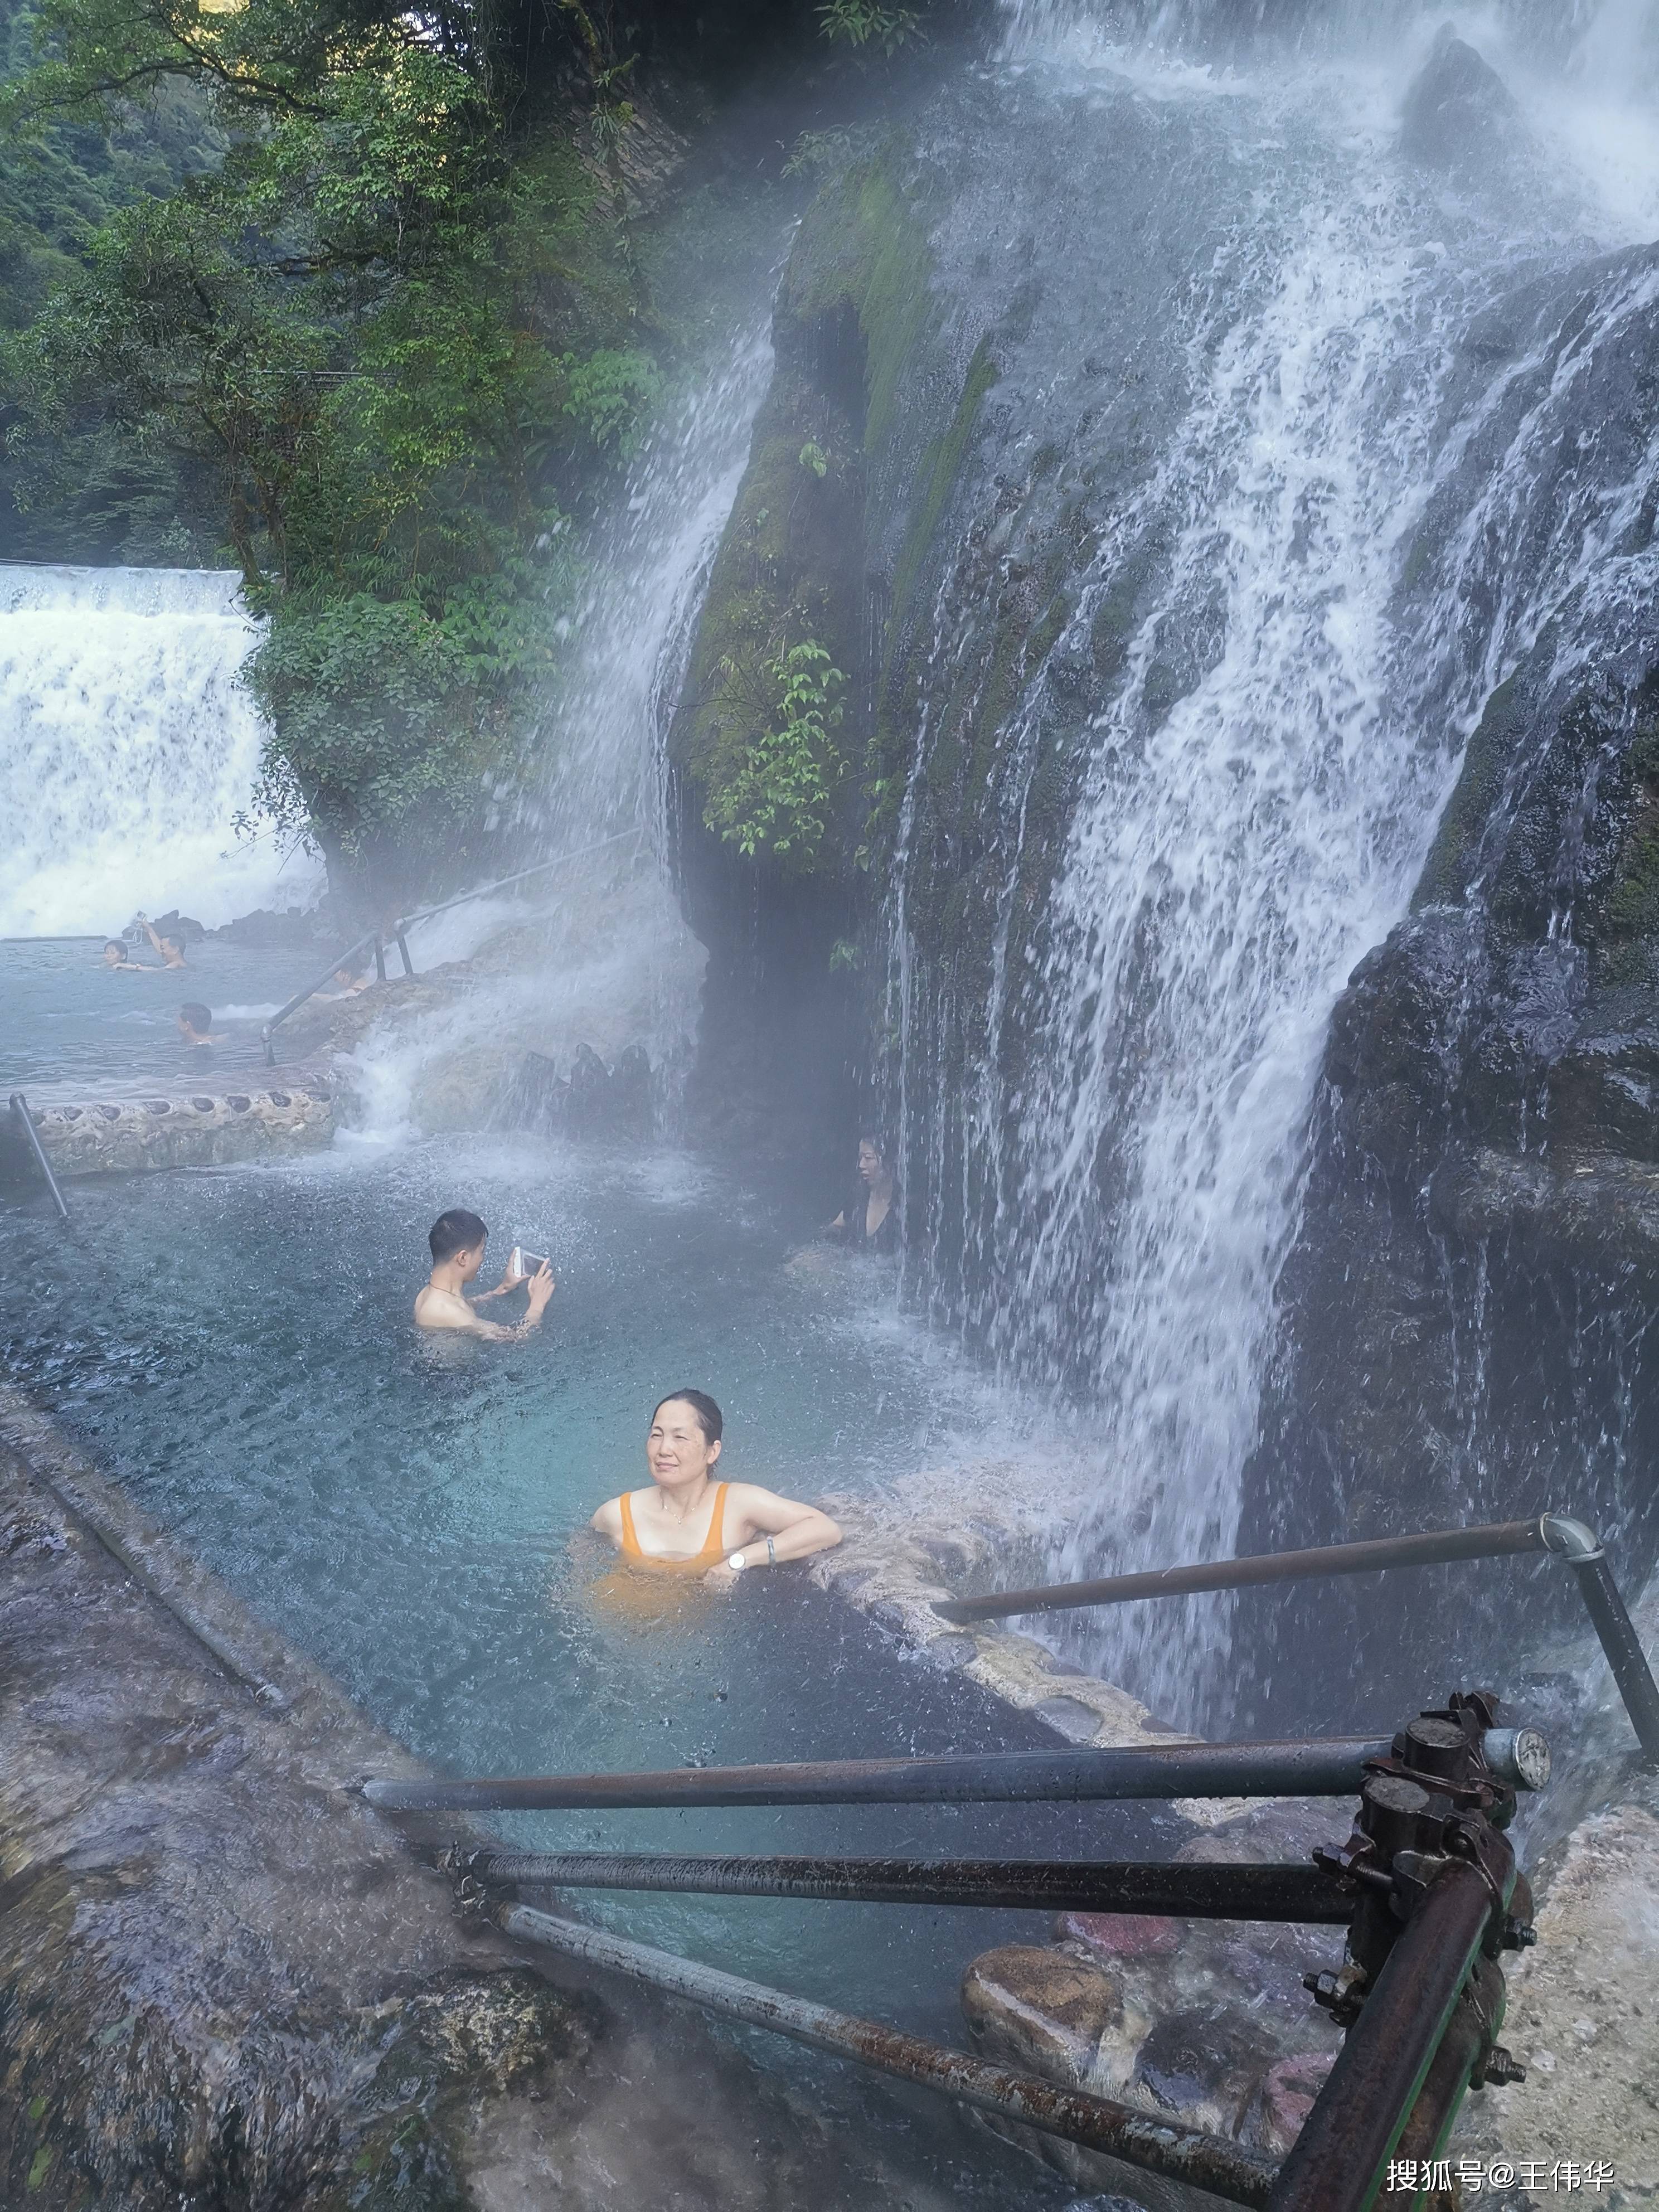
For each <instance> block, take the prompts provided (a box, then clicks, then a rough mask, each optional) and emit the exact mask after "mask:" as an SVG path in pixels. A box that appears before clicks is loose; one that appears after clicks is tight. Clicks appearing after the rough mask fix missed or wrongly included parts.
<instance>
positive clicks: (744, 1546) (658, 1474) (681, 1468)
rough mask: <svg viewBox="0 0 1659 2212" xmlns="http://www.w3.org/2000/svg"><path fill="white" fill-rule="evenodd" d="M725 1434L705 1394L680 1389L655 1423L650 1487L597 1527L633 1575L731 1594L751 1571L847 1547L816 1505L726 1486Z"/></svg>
mask: <svg viewBox="0 0 1659 2212" xmlns="http://www.w3.org/2000/svg"><path fill="white" fill-rule="evenodd" d="M724 1428H725V1422H724V1420H723V1419H722V1417H721V1414H720V1407H718V1406H717V1405H716V1404H715V1403H714V1400H713V1399H712V1398H711V1397H710V1396H709V1395H708V1393H707V1391H704V1390H677V1391H675V1393H674V1394H673V1395H672V1396H671V1397H670V1398H665V1399H664V1400H663V1401H662V1403H661V1404H660V1405H659V1407H657V1410H656V1412H655V1413H653V1415H652V1416H651V1428H650V1432H649V1434H648V1435H647V1437H646V1440H645V1464H646V1467H647V1470H648V1472H649V1474H650V1476H651V1480H650V1482H649V1484H648V1485H647V1487H646V1488H645V1489H643V1490H630V1491H626V1492H623V1496H622V1497H620V1498H610V1499H608V1500H607V1501H606V1503H605V1504H603V1505H601V1506H600V1508H599V1511H598V1512H597V1513H596V1514H595V1515H594V1516H593V1519H592V1528H594V1530H595V1531H596V1533H597V1534H599V1535H601V1536H608V1537H609V1538H610V1540H611V1542H612V1543H613V1544H614V1545H615V1546H616V1547H617V1551H619V1552H620V1553H622V1555H623V1559H626V1560H628V1561H629V1563H630V1565H633V1566H635V1567H640V1568H644V1569H646V1570H647V1571H649V1570H652V1569H654V1570H656V1571H658V1572H659V1573H666V1574H671V1575H675V1574H678V1575H685V1576H695V1577H697V1578H698V1579H699V1580H701V1581H702V1582H705V1583H712V1584H713V1585H714V1587H715V1588H716V1589H729V1588H730V1587H731V1586H732V1583H735V1582H736V1581H737V1579H738V1576H739V1575H741V1574H746V1573H747V1572H748V1571H749V1570H750V1568H752V1567H775V1566H781V1565H782V1564H783V1562H784V1561H785V1560H786V1559H805V1558H806V1557H807V1556H808V1555H809V1553H813V1552H827V1551H828V1550H829V1547H830V1546H831V1545H832V1544H839V1543H840V1541H841V1530H840V1529H839V1528H837V1527H836V1523H835V1522H833V1521H832V1520H831V1519H830V1518H829V1515H828V1514H827V1513H821V1512H819V1510H818V1509H817V1506H816V1505H803V1504H799V1502H798V1501H797V1500H796V1499H794V1498H780V1497H779V1496H778V1494H777V1492H776V1491H775V1490H763V1489H762V1488H761V1486H760V1485H759V1484H758V1483H757V1482H721V1481H720V1480H719V1479H718V1478H717V1476H716V1475H715V1473H714V1467H715V1462H717V1461H718V1460H719V1458H720V1436H721V1432H722V1431H723V1430H724Z"/></svg>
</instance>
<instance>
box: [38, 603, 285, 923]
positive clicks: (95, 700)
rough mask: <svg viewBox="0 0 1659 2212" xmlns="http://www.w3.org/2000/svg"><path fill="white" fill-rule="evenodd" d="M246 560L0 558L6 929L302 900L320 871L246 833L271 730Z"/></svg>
mask: <svg viewBox="0 0 1659 2212" xmlns="http://www.w3.org/2000/svg"><path fill="white" fill-rule="evenodd" d="M239 586H240V579H239V578H238V577H237V576H236V575H235V574H234V572H227V571H220V570H216V569H191V568H35V567H24V566H19V565H11V564H0V819H3V821H4V822H5V823H6V827H7V836H8V841H9V854H8V862H9V864H8V867H7V870H6V877H5V881H4V884H3V886H0V935H12V936H44V935H49V934H52V933H64V934H78V933H92V932H95V931H97V930H100V929H118V928H119V927H122V926H123V925H124V924H125V922H126V921H128V920H129V919H130V918H131V915H132V914H133V912H134V911H135V909H138V908H143V910H145V911H147V912H149V913H152V914H161V913H165V912H166V911H167V909H168V908H173V907H179V908H182V909H183V910H184V911H185V913H188V914H191V915H194V916H195V917H196V919H197V921H202V922H204V923H205V924H206V925H207V926H208V927H210V928H212V927H216V926H217V925H218V924H219V923H221V922H224V921H229V920H231V918H232V917H233V916H234V915H239V914H245V913H246V912H247V911H248V910H249V909H250V908H253V907H258V906H269V905H272V904H276V903H281V904H283V905H289V904H293V903H295V902H303V901H304V900H305V899H306V898H307V897H308V896H310V895H311V894H312V893H313V891H314V890H315V889H316V870H315V869H314V867H313V866H312V865H311V864H310V863H308V862H307V861H306V860H303V859H293V858H289V856H287V855H285V854H284V853H283V851H282V850H281V849H280V848H277V847H276V845H275V844H273V842H272V841H271V840H270V838H269V837H268V836H267V837H264V838H261V839H260V840H258V842H252V843H250V842H242V841H240V840H239V838H238V836H237V833H236V827H235V817H236V816H237V814H238V813H239V812H240V811H243V810H244V809H246V807H247V806H248V804H249V802H250V800H251V799H252V794H253V786H254V781H255V779H256V777H257V775H258V768H259V752H260V747H261V744H262V743H263V740H264V728H263V725H262V724H261V721H260V720H259V716H258V714H257V712H256V711H255V708H254V705H253V702H252V699H251V698H250V697H249V696H248V695H247V693H246V690H244V689H243V688H242V685H241V684H240V680H239V678H240V671H241V668H242V665H243V663H244V662H245V661H246V659H247V656H248V653H249V652H250V650H251V649H252V645H253V642H254V640H255V638H256V636H257V635H258V632H257V629H256V628H255V625H254V624H253V623H252V622H251V621H250V619H249V617H248V616H247V615H246V612H245V611H244V610H243V608H242V606H241V605H240V599H239V597H238V591H239Z"/></svg>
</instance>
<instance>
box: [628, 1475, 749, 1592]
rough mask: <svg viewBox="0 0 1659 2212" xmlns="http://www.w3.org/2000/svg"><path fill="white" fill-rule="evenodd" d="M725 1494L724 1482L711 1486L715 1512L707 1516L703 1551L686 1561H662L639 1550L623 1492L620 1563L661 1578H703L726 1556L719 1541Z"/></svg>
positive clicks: (631, 1510)
mask: <svg viewBox="0 0 1659 2212" xmlns="http://www.w3.org/2000/svg"><path fill="white" fill-rule="evenodd" d="M619 1502H620V1504H621V1506H622V1524H623V1559H631V1560H632V1561H633V1562H634V1564H635V1566H641V1567H652V1568H654V1569H655V1570H657V1571H659V1573H662V1574H669V1575H706V1574H707V1573H708V1570H709V1569H710V1567H713V1566H718V1565H719V1564H720V1560H721V1559H724V1558H725V1556H726V1546H725V1543H724V1541H722V1539H723V1535H724V1529H723V1526H722V1524H723V1523H724V1522H725V1519H726V1485H725V1483H723V1482H717V1483H716V1484H715V1485H714V1511H713V1513H712V1514H711V1515H710V1516H709V1520H708V1538H707V1540H706V1541H705V1542H704V1544H703V1547H702V1551H700V1552H698V1553H696V1554H695V1556H694V1557H692V1558H691V1559H659V1558H658V1557H657V1556H656V1554H655V1553H651V1552H645V1551H641V1548H640V1540H639V1537H638V1535H637V1534H636V1533H635V1528H634V1503H633V1499H632V1498H631V1497H630V1495H629V1492H627V1491H625V1490H624V1491H623V1494H622V1498H621V1499H620V1501H619Z"/></svg>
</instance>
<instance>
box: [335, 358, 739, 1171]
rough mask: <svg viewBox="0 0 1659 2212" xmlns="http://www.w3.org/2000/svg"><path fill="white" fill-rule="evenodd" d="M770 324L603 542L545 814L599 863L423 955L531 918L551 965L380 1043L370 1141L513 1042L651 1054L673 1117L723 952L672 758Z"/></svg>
mask: <svg viewBox="0 0 1659 2212" xmlns="http://www.w3.org/2000/svg"><path fill="white" fill-rule="evenodd" d="M768 320H769V318H763V317H762V316H760V315H757V317H756V319H755V321H754V323H753V325H751V326H750V328H748V329H746V330H743V331H738V332H737V333H736V334H735V335H734V340H733V343H732V351H731V353H730V355H729V356H728V357H727V358H726V361H725V362H721V363H720V364H719V365H718V366H717V368H716V369H715V371H714V374H711V375H710V376H709V377H708V379H707V380H706V381H704V382H703V383H702V384H700V385H698V386H696V387H695V388H694V389H693V390H692V391H691V392H690V394H689V395H688V397H687V398H685V400H684V402H683V404H681V405H680V406H679V407H678V409H676V410H673V411H672V412H671V414H670V416H669V417H668V419H667V420H666V421H665V422H663V423H662V424H661V425H660V426H659V428H658V429H657V430H655V431H654V432H653V435H652V436H651V437H650V439H649V440H648V441H647V444H646V446H645V447H644V449H643V450H642V452H641V454H640V455H639V457H638V459H636V460H635V463H634V465H633V467H632V468H631V470H630V471H629V477H628V480H627V483H626V487H625V489H624V490H623V495H622V497H621V498H620V499H619V500H618V501H617V502H616V504H615V506H614V507H612V508H611V510H610V511H609V512H608V513H606V514H605V516H604V517H602V518H601V520H600V521H599V524H598V525H597V526H596V527H595V529H594V530H593V532H592V533H591V536H590V538H589V541H588V543H587V544H586V545H585V546H584V548H583V557H584V558H585V560H586V562H588V563H589V564H590V569H591V581H590V583H589V586H588V589H587V591H586V594H585V595H584V597H583V599H582V601H581V603H580V606H579V607H578V609H577V611H576V613H575V615H574V617H573V618H571V619H570V620H569V621H568V623H564V624H562V625H561V636H562V642H564V643H565V646H566V650H567V653H568V659H567V661H566V665H565V668H564V670H563V671H562V675H561V677H560V678H559V680H558V681H557V682H556V685H555V686H554V688H553V690H552V692H551V694H550V698H549V700H548V702H547V706H546V709H545V711H544V717H543V720H542V725H541V728H540V732H539V733H538V750H539V754H540V757H541V759H542V762H543V763H544V769H543V776H544V781H543V785H542V788H541V791H540V792H539V793H538V794H536V795H535V799H534V817H535V822H536V826H537V832H538V842H541V843H542V844H543V845H544V847H545V848H546V850H547V851H548V853H549V854H556V853H561V852H566V853H580V854H583V856H584V857H582V858H581V859H580V860H576V861H575V862H574V863H573V865H572V866H570V867H568V868H565V869H558V870H556V871H552V872H550V873H549V874H547V875H546V876H544V877H541V878H537V879H535V880H534V881H533V882H532V884H527V885H526V887H525V894H524V896H523V897H522V898H521V899H520V900H517V901H514V902H512V903H511V904H501V905H497V904H495V902H491V910H490V911H489V912H485V911H484V910H483V902H480V904H479V905H478V906H465V907H459V908H456V909H455V910H454V913H453V915H446V916H444V917H443V918H442V919H441V921H437V922H435V924H433V925H432V926H431V929H430V931H428V930H427V929H425V928H422V930H421V931H420V932H419V933H417V934H416V937H415V938H414V939H413V940H412V941H411V945H410V950H411V951H412V952H413V954H414V956H415V958H416V963H417V964H418V965H420V966H421V967H422V968H426V967H430V966H431V965H432V964H433V963H434V960H435V957H443V958H447V959H459V958H462V957H465V955H466V953H467V952H470V951H471V950H472V949H474V947H476V946H477V945H479V944H481V943H483V940H484V939H486V938H487V937H488V936H489V934H490V933H492V931H493V930H495V929H499V928H500V927H502V925H503V924H505V923H507V922H508V921H513V920H515V919H516V920H520V921H529V922H532V923H534V925H535V926H536V927H538V929H539V930H541V931H542V932H543V933H544V936H545V939H546V941H547V942H548V944H549V945H550V953H549V957H548V958H547V960H546V962H545V963H544V965H541V966H539V967H538V968H535V969H531V970H529V971H525V970H522V969H520V970H517V971H515V972H513V973H511V974H508V975H502V976H501V977H500V978H497V979H493V980H491V981H488V982H487V983H485V984H483V985H482V986H481V987H479V988H478V989H477V990H476V991H475V992H474V993H472V994H471V995H470V996H469V997H468V998H467V999H466V1000H465V1001H464V1002H463V1003H462V1004H461V1005H459V1006H455V1007H453V1008H452V1009H450V1010H449V1011H448V1012H445V1013H443V1014H441V1015H438V1016H436V1017H434V1018H428V1019H427V1020H425V1021H424V1022H423V1024H422V1027H421V1030H420V1031H419V1033H418V1034H416V1033H412V1032H408V1031H404V1030H397V1031H392V1032H388V1033H385V1034H382V1033H380V1032H375V1033H373V1034H371V1035H370V1036H368V1038H366V1039H365V1040H364V1042H363V1043H362V1046H361V1047H360V1048H359V1049H358V1051H357V1052H356V1054H355V1055H354V1056H353V1058H352V1060H350V1062H349V1064H348V1073H349V1074H350V1076H351V1079H352V1084H353V1088H354V1091H355V1093H356V1102H357V1112H358V1117H359V1130H358V1138H359V1140H360V1141H368V1142H370V1143H378V1144H384V1143H392V1142H398V1141H401V1140H403V1139H405V1138H407V1137H408V1136H410V1134H412V1133H414V1132H415V1131H416V1130H417V1129H418V1128H419V1127H421V1125H422V1115H423V1112H424V1111H425V1109H424V1107H423V1103H422V1100H423V1094H424V1093H425V1092H426V1091H427V1089H428V1086H429V1085H430V1082H431V1079H432V1071H433V1069H434V1068H435V1066H436V1065H437V1064H438V1063H440V1062H441V1061H443V1060H447V1059H448V1060H453V1059H454V1058H455V1057H456V1056H457V1055H461V1054H467V1053H469V1052H472V1051H475V1050H480V1049H482V1050H485V1051H488V1050H492V1049H494V1050H500V1049H501V1048H503V1046H504V1045H510V1046H512V1047H513V1048H518V1049H520V1050H521V1049H522V1048H525V1047H529V1048H532V1049H533V1050H536V1051H538V1052H540V1053H542V1054H544V1056H545V1057H546V1058H548V1059H549V1060H551V1061H552V1062H553V1064H554V1065H555V1066H556V1068H557V1069H558V1070H559V1072H560V1073H567V1072H568V1067H569V1064H570V1062H571V1060H573V1059H574V1054H575V1053H576V1050H577V1048H578V1047H579V1046H580V1045H582V1044H586V1045H588V1046H589V1047H591V1048H592V1049H593V1050H594V1051H596V1052H597V1053H598V1054H599V1056H600V1058H601V1059H602V1060H605V1062H606V1063H607V1064H609V1063H611V1062H612V1061H614V1060H615V1059H616V1057H617V1054H619V1053H621V1052H622V1051H623V1050H625V1049H627V1048H629V1046H631V1045H635V1044H638V1045H642V1046H643V1047H644V1048H645V1050H646V1052H647V1055H648V1057H649V1059H650V1061H651V1065H652V1067H653V1073H654V1075H655V1078H656V1087H657V1095H658V1099H659V1105H662V1106H665V1107H668V1108H670V1109H671V1104H672V1101H673V1098H674V1096H675V1095H676V1092H677V1091H678V1085H679V1082H680V1080H681V1079H682V1078H683V1075H684V1069H685V1066H686V1064H687V1062H688V1060H689V1058H690V1046H691V1039H692V1036H693V1034H694V1030H695V1027H696V1012H697V994H698V988H699V986H700V983H701V980H702V966H703V951H702V946H701V945H699V944H698V943H697V941H696V939H695V938H694V937H693V936H692V934H691V933H690V930H689V929H688V928H687V927H686V925H685V922H684V918H683V917H682V915H681V914H680V910H679V902H678V897H677V896H676V894H675V891H674V888H673V885H672V883H671V879H670V876H669V868H668V854H667V836H666V822H665V808H664V776H663V755H662V747H663V741H664V739H665V736H666V733H667V725H668V721H669V719H670V717H671V714H672V713H673V709H674V703H675V700H676V698H677V696H678V691H679V686H680V682H681V678H682V677H683V675H684V668H685V662H686V658H687V656H688V654H689V653H690V644H691V637H692V631H693V627H694V624H695V621H696V611H697V608H698V606H699V605H700V604H701V601H702V592H703V588H704V586H705V585H706V583H707V581H708V569H709V565H710V563H711V562H712V561H713V559H714V553H715V550H716V548H717V547H718V545H719V544H720V532H721V531H722V529H723V528H724V527H725V524H726V517H727V515H729V514H730V513H731V511H732V501H734V500H735V499H736V497H737V493H738V484H739V483H740V482H741V480H742V477H743V471H744V464H745V463H746V461H747V459H748V454H749V438H750V430H751V428H752V427H753V424H754V419H755V416H756V413H757V410H758V409H759V406H760V403H761V400H762V398H763V395H764V393H765V391H766V386H767V381H768V380H769V376H770V374H771V366H772V349H771V344H770V341H769V337H768V334H767V325H768ZM438 945H442V947H443V950H442V951H441V953H438V952H436V951H435V947H436V946H438Z"/></svg>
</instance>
